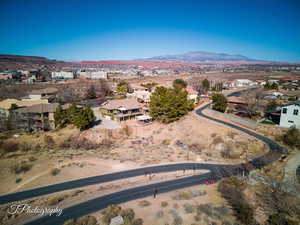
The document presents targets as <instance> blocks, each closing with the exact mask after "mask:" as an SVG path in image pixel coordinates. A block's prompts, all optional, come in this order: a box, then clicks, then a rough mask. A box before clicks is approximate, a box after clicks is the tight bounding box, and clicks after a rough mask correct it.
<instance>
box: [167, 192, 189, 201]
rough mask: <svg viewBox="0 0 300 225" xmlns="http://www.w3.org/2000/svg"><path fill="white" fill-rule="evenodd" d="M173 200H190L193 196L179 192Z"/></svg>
mask: <svg viewBox="0 0 300 225" xmlns="http://www.w3.org/2000/svg"><path fill="white" fill-rule="evenodd" d="M172 198H173V199H174V200H190V199H192V198H193V195H192V194H191V193H190V192H188V191H181V192H179V193H178V194H177V195H175V196H173V197H172Z"/></svg>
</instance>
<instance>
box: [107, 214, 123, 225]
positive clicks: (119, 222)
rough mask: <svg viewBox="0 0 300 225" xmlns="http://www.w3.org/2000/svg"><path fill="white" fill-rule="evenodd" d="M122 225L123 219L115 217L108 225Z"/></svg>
mask: <svg viewBox="0 0 300 225" xmlns="http://www.w3.org/2000/svg"><path fill="white" fill-rule="evenodd" d="M122 224H124V219H123V217H122V216H116V217H114V218H112V219H111V220H110V224H109V225H122Z"/></svg>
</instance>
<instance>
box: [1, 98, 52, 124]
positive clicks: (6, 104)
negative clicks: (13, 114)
mask: <svg viewBox="0 0 300 225" xmlns="http://www.w3.org/2000/svg"><path fill="white" fill-rule="evenodd" d="M47 103H48V101H47V100H33V101H19V100H17V99H5V100H3V101H1V102H0V119H5V118H7V117H8V115H9V109H10V108H11V105H13V104H15V105H17V107H28V106H32V105H37V104H47Z"/></svg>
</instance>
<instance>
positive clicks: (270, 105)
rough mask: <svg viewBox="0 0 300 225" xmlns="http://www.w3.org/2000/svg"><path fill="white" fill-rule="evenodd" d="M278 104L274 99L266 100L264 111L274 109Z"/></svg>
mask: <svg viewBox="0 0 300 225" xmlns="http://www.w3.org/2000/svg"><path fill="white" fill-rule="evenodd" d="M277 106H278V104H277V102H276V100H274V99H273V100H271V101H269V102H268V104H267V106H266V111H271V110H274V109H276V108H277Z"/></svg>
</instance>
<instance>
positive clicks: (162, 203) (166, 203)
mask: <svg viewBox="0 0 300 225" xmlns="http://www.w3.org/2000/svg"><path fill="white" fill-rule="evenodd" d="M160 205H161V207H163V208H164V207H167V206H168V205H169V203H168V202H166V201H162V202H161V203H160Z"/></svg>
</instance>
